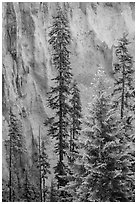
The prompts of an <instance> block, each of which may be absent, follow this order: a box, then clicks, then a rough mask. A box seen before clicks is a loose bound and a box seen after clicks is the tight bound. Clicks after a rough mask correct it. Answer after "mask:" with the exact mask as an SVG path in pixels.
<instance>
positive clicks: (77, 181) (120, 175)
mask: <svg viewBox="0 0 137 204" xmlns="http://www.w3.org/2000/svg"><path fill="white" fill-rule="evenodd" d="M102 77H103V75H102V74H100V76H99V77H96V78H98V80H99V81H98V82H97V83H96V85H95V88H96V90H97V91H96V94H95V96H94V100H93V102H92V106H91V107H90V112H89V113H90V114H89V116H87V120H86V123H85V125H86V129H85V130H84V133H85V135H86V136H87V140H86V142H85V144H83V146H84V151H83V155H84V156H83V158H82V156H81V158H82V159H81V165H80V164H79V165H78V166H77V169H78V171H77V172H76V174H75V177H74V181H71V182H70V183H69V185H68V190H69V192H71V194H72V195H73V198H74V199H75V200H74V201H80V202H89V201H91V202H93V201H94V202H125V201H133V200H134V199H133V196H132V192H133V191H132V184H133V182H134V178H133V176H132V170H131V162H130V160H131V158H132V156H131V154H130V152H131V149H130V144H129V143H127V140H126V139H125V133H124V132H125V131H124V123H122V122H121V120H119V115H120V111H119V110H116V109H114V108H112V103H111V98H110V95H109V94H108V93H106V89H105V87H106V86H105V84H103V80H102V79H103V78H102Z"/></svg>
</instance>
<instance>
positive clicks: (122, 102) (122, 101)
mask: <svg viewBox="0 0 137 204" xmlns="http://www.w3.org/2000/svg"><path fill="white" fill-rule="evenodd" d="M122 74H123V81H122V96H121V119H122V118H123V111H124V96H125V66H124V65H123V73H122Z"/></svg>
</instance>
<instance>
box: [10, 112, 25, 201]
mask: <svg viewBox="0 0 137 204" xmlns="http://www.w3.org/2000/svg"><path fill="white" fill-rule="evenodd" d="M9 117H10V120H9V121H10V122H9V201H12V194H13V183H14V184H15V181H14V182H12V179H13V175H14V177H15V173H16V177H17V180H18V187H19V188H20V179H19V168H20V166H21V163H22V159H21V158H22V156H23V153H24V152H25V146H24V139H23V135H22V132H21V126H20V124H19V120H18V119H17V118H16V116H15V115H14V114H13V113H12V110H11V109H10V113H9ZM14 188H15V187H14ZM14 190H15V189H14ZM18 190H19V189H18Z"/></svg>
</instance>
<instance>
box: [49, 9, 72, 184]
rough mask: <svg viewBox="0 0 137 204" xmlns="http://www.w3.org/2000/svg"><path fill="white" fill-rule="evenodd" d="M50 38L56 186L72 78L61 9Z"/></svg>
mask: <svg viewBox="0 0 137 204" xmlns="http://www.w3.org/2000/svg"><path fill="white" fill-rule="evenodd" d="M49 37H50V39H49V44H50V45H51V47H52V50H53V53H52V60H53V65H54V67H55V68H56V70H57V76H56V77H55V78H54V79H52V80H53V81H54V86H52V87H51V91H50V92H49V97H48V104H49V107H50V108H51V109H52V110H53V111H55V115H54V118H53V122H52V124H51V125H50V127H49V135H50V136H52V137H53V138H55V139H56V145H55V152H56V153H57V154H58V162H57V165H56V167H55V174H56V178H57V179H58V187H60V186H64V185H65V184H66V179H65V178H64V176H65V175H66V167H65V166H66V165H65V162H64V156H65V155H66V149H68V138H69V132H68V124H69V119H68V114H69V112H70V106H69V102H68V97H69V95H70V83H71V78H72V74H71V67H70V61H69V58H70V51H69V49H68V46H69V45H70V40H71V37H70V31H69V24H68V20H67V18H66V16H65V14H63V12H62V11H61V9H58V12H57V15H56V17H53V25H52V26H51V31H50V33H49Z"/></svg>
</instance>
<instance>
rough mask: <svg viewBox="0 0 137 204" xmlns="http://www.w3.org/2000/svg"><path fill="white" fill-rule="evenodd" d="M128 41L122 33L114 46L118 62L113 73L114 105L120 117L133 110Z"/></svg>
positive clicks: (131, 62) (132, 80)
mask: <svg viewBox="0 0 137 204" xmlns="http://www.w3.org/2000/svg"><path fill="white" fill-rule="evenodd" d="M129 44H130V42H129V40H128V39H127V36H126V35H125V34H124V35H123V37H122V38H121V39H120V40H119V41H118V46H116V51H115V53H116V56H117V59H118V63H117V64H114V74H115V78H117V81H116V82H115V84H114V92H113V94H112V95H114V98H115V99H114V101H115V107H117V108H119V109H120V112H121V118H123V116H124V115H125V114H127V113H126V112H127V111H128V112H129V111H130V112H132V113H134V111H135V104H134V99H135V87H134V86H135V85H134V83H135V81H134V67H133V58H132V56H131V55H130V53H129V51H128V50H129V48H128V46H129ZM127 120H128V122H131V120H132V117H130V116H129V118H127Z"/></svg>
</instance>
